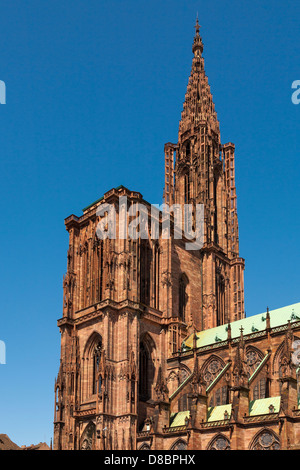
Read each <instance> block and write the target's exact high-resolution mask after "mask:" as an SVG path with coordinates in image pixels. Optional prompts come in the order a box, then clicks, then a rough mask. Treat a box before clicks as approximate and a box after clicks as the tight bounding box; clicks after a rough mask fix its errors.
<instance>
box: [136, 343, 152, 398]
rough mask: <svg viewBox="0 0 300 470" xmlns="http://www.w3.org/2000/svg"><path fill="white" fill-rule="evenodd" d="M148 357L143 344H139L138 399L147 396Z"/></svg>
mask: <svg viewBox="0 0 300 470" xmlns="http://www.w3.org/2000/svg"><path fill="white" fill-rule="evenodd" d="M148 365H149V358H148V351H147V349H146V347H145V345H144V343H141V345H140V378H139V394H140V400H148V398H150V397H149V387H148V380H149V376H148V369H149V367H148Z"/></svg>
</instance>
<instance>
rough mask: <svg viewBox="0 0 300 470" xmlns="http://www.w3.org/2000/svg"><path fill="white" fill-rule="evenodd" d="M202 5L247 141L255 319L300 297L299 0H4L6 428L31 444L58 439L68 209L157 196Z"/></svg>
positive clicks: (246, 227) (1, 113) (225, 121)
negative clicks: (111, 195)
mask: <svg viewBox="0 0 300 470" xmlns="http://www.w3.org/2000/svg"><path fill="white" fill-rule="evenodd" d="M197 11H198V12H199V21H200V24H201V25H202V29H201V34H202V37H203V42H204V47H205V49H204V56H205V60H206V72H207V74H208V77H209V83H210V85H211V88H212V92H213V95H214V101H215V104H216V109H217V112H218V116H219V120H220V123H221V133H222V142H223V143H226V142H228V141H230V142H234V143H235V145H236V172H237V192H238V213H239V222H240V252H241V256H243V257H244V258H245V259H246V272H245V284H246V289H245V296H246V311H247V315H252V314H256V313H260V312H262V311H264V310H265V308H266V306H267V305H269V307H270V308H271V309H272V308H277V307H282V306H284V305H288V304H291V303H294V302H297V301H299V300H300V295H299V281H300V279H299V277H300V275H299V261H300V255H299V232H300V224H299V197H300V186H299V172H300V158H299V157H300V155H299V142H300V105H298V106H295V105H293V104H292V102H291V95H292V90H291V84H292V82H293V81H294V80H297V79H298V80H299V79H300V69H299V65H300V60H299V56H300V46H299V44H300V28H299V18H300V3H299V2H295V1H291V0H285V1H284V2H283V1H282V0H280V1H279V0H251V1H250V0H247V1H240V0H239V1H238V0H232V1H231V2H225V1H224V0H222V1H221V0H207V1H200V0H199V1H196V0H188V1H187V0H163V1H162V0H160V1H158V0H151V1H149V0H147V1H146V0H127V1H126V2H125V1H123V0H106V1H105V0H85V1H81V0H72V1H70V0H59V1H58V0H48V1H45V0H28V1H26V2H24V0H1V1H0V37H1V48H0V80H4V81H5V83H6V86H7V104H6V105H1V106H0V126H1V127H0V128H1V147H0V158H1V169H0V179H1V192H2V196H1V234H0V247H1V248H0V249H1V272H0V276H1V324H0V339H2V340H4V341H5V342H6V347H7V364H6V365H0V383H1V391H0V433H7V434H8V435H9V436H10V437H11V439H13V440H14V441H15V442H17V444H19V445H21V444H31V443H37V442H39V441H47V442H49V441H50V437H51V436H52V428H53V426H52V422H53V408H54V404H53V400H54V394H53V388H54V379H55V376H56V374H57V372H58V365H59V352H60V334H59V330H58V328H57V326H56V320H57V319H58V318H60V317H61V312H62V277H63V274H64V272H65V270H66V253H67V243H68V237H67V232H66V231H65V228H64V218H65V217H67V216H68V215H70V214H71V213H75V214H77V215H80V214H81V209H82V208H83V207H85V206H86V205H88V204H89V203H91V202H93V201H94V200H95V199H97V198H99V197H100V196H102V194H103V193H104V192H105V191H107V190H108V189H110V188H111V187H114V186H118V185H120V184H123V185H124V186H127V187H129V188H132V189H135V190H138V191H140V192H141V193H142V194H143V195H144V197H145V199H147V200H148V201H150V202H153V203H160V201H161V197H162V188H163V176H164V175H163V171H164V157H163V149H164V143H165V142H168V141H174V142H175V141H176V139H177V132H178V122H179V119H180V112H181V109H182V103H183V100H184V94H185V90H186V85H187V80H188V76H189V73H190V68H191V60H192V51H191V47H192V41H193V36H194V23H195V17H196V14H197Z"/></svg>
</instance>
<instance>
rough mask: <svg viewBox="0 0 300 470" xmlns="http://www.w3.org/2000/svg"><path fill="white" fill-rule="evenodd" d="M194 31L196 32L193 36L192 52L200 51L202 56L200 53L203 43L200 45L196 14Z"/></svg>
mask: <svg viewBox="0 0 300 470" xmlns="http://www.w3.org/2000/svg"><path fill="white" fill-rule="evenodd" d="M195 30H196V34H195V37H194V44H193V52H194V53H195V52H196V51H197V50H200V52H201V54H202V52H203V43H202V39H201V36H200V34H199V31H200V25H199V20H198V14H197V19H196V25H195Z"/></svg>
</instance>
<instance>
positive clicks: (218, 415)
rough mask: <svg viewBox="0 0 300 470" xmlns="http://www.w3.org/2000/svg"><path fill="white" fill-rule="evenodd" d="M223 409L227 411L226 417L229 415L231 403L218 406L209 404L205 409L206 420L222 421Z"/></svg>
mask: <svg viewBox="0 0 300 470" xmlns="http://www.w3.org/2000/svg"><path fill="white" fill-rule="evenodd" d="M225 411H227V413H228V418H227V419H229V418H230V416H231V403H230V404H228V405H220V406H210V407H208V409H207V421H208V422H209V423H210V422H212V421H223V420H224V419H225V418H224V414H225Z"/></svg>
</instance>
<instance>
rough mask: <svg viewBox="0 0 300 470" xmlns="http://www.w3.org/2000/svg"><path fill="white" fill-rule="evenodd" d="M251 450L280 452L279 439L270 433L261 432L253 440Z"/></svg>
mask: <svg viewBox="0 0 300 470" xmlns="http://www.w3.org/2000/svg"><path fill="white" fill-rule="evenodd" d="M251 450H280V440H279V437H278V436H277V435H276V434H275V433H272V432H270V431H267V430H265V431H262V432H261V433H260V434H259V435H258V436H257V437H256V438H255V440H254V442H253V444H252V446H251Z"/></svg>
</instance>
